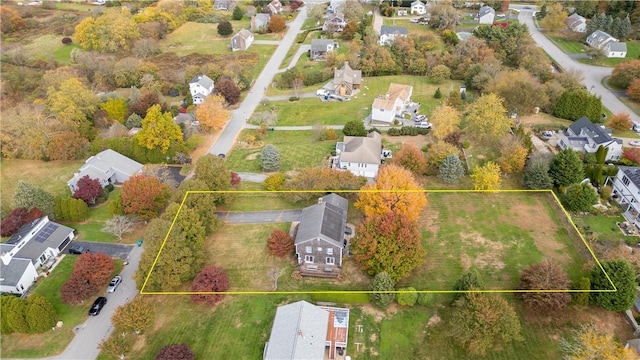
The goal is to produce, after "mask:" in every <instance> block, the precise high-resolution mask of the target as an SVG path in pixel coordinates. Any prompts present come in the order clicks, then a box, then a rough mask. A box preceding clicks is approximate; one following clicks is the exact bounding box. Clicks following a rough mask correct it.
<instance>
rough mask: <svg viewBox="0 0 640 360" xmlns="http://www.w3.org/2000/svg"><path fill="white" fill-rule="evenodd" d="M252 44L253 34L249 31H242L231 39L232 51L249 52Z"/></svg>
mask: <svg viewBox="0 0 640 360" xmlns="http://www.w3.org/2000/svg"><path fill="white" fill-rule="evenodd" d="M251 44H253V34H252V33H251V31H249V30H247V29H242V30H240V31H238V32H237V33H236V34H235V35H233V37H232V38H231V51H238V50H247V49H248V48H249V46H251Z"/></svg>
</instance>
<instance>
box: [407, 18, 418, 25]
mask: <svg viewBox="0 0 640 360" xmlns="http://www.w3.org/2000/svg"><path fill="white" fill-rule="evenodd" d="M418 21H420V20H419V19H411V20H409V22H410V23H413V24H417V23H418Z"/></svg>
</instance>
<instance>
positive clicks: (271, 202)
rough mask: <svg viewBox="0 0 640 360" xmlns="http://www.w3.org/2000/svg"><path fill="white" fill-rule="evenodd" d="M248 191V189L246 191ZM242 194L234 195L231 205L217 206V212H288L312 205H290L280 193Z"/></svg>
mask: <svg viewBox="0 0 640 360" xmlns="http://www.w3.org/2000/svg"><path fill="white" fill-rule="evenodd" d="M246 190H249V189H246ZM259 190H262V191H265V192H260V193H242V192H238V193H236V194H234V197H233V201H232V202H231V204H224V205H218V206H217V207H216V209H217V210H218V211H266V210H289V209H302V208H303V207H305V206H309V205H312V204H313V202H311V203H306V202H303V201H300V202H297V203H291V202H289V201H287V200H285V199H284V198H283V197H282V196H281V195H282V194H281V193H268V192H266V190H264V189H259Z"/></svg>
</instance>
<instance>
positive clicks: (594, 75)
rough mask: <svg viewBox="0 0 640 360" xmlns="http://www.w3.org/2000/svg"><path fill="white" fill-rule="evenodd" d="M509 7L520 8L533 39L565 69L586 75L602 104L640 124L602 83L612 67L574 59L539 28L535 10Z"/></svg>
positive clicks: (629, 110) (520, 16) (518, 7)
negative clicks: (588, 63) (534, 18)
mask: <svg viewBox="0 0 640 360" xmlns="http://www.w3.org/2000/svg"><path fill="white" fill-rule="evenodd" d="M509 8H510V9H514V10H520V15H519V16H518V19H519V21H520V23H522V24H526V25H527V27H529V32H530V33H531V36H532V37H533V40H534V41H535V42H536V44H538V46H540V47H542V48H543V49H544V51H545V52H546V53H547V54H549V56H551V58H553V60H555V62H557V63H558V64H559V65H560V66H561V67H562V68H563V69H565V70H569V69H574V70H577V71H579V72H581V73H582V74H583V75H584V84H585V86H586V87H587V89H589V91H590V92H591V93H592V94H596V95H599V96H600V97H601V98H602V104H603V105H604V106H605V107H606V108H607V109H609V110H610V111H611V112H612V113H614V114H617V113H620V112H626V113H628V114H629V115H630V116H631V120H633V122H634V123H635V124H637V125H640V116H638V114H636V113H635V112H633V111H632V110H631V109H629V108H628V107H627V106H626V105H625V104H624V103H623V102H622V101H620V99H618V98H617V97H616V96H615V95H614V94H613V93H612V92H611V91H609V89H607V88H605V87H604V85H602V80H603V79H604V78H605V77H608V76H610V75H611V71H612V68H609V67H601V66H592V65H587V64H582V63H579V62H577V61H575V60H573V59H572V58H571V57H570V56H569V55H567V54H565V53H564V51H562V50H561V49H560V48H558V47H557V46H556V45H555V44H554V43H553V42H551V40H549V39H547V37H546V36H544V34H542V32H541V31H540V29H538V27H537V26H536V25H535V23H534V21H533V13H534V11H535V10H530V9H524V5H512V6H510V7H509Z"/></svg>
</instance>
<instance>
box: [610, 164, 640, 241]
mask: <svg viewBox="0 0 640 360" xmlns="http://www.w3.org/2000/svg"><path fill="white" fill-rule="evenodd" d="M607 183H608V184H609V185H611V187H612V188H613V191H612V192H611V195H612V198H613V199H615V201H617V202H618V203H619V204H620V207H621V208H622V215H623V216H624V218H625V219H626V220H627V221H628V222H629V223H631V224H632V225H634V226H636V227H638V228H639V229H640V167H637V166H620V167H618V173H617V174H616V176H615V177H613V178H610V179H608V180H607Z"/></svg>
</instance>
